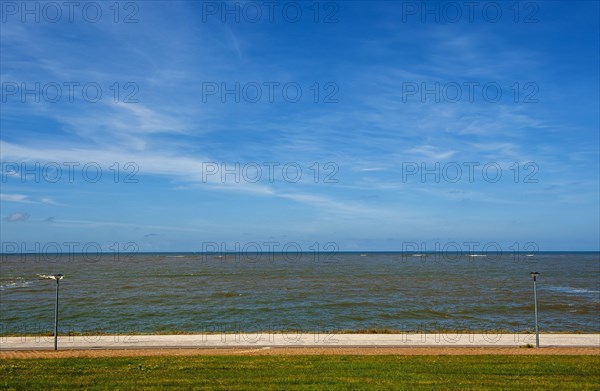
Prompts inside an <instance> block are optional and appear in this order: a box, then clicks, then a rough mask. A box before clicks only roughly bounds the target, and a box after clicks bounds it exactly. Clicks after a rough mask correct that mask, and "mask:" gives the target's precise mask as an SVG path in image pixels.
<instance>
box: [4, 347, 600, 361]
mask: <svg viewBox="0 0 600 391" xmlns="http://www.w3.org/2000/svg"><path fill="white" fill-rule="evenodd" d="M341 354H346V355H409V356H411V355H416V356H419V355H483V354H498V355H538V354H539V355H597V354H600V348H595V347H594V348H540V349H531V348H493V347H480V348H471V347H468V348H456V347H434V348H429V347H417V348H408V347H407V348H402V347H401V348H386V347H374V348H370V347H366V348H345V347H339V348H337V347H324V348H319V347H306V348H281V347H275V348H269V347H267V348H256V349H244V348H226V349H223V348H208V349H97V350H62V351H58V352H54V351H48V350H37V351H0V359H27V358H65V357H92V358H93V357H139V356H191V355H202V356H223V355H236V356H246V355H250V356H276V355H341Z"/></svg>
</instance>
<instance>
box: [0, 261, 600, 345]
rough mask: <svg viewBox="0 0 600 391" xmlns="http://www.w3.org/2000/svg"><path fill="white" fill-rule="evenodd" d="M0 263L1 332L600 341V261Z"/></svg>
mask: <svg viewBox="0 0 600 391" xmlns="http://www.w3.org/2000/svg"><path fill="white" fill-rule="evenodd" d="M419 255H421V256H415V254H404V253H365V254H358V253H335V254H333V253H321V254H316V253H310V254H302V255H300V254H277V253H266V254H220V255H215V254H191V253H181V254H165V253H153V254H131V255H127V254H119V255H118V256H117V255H114V254H105V255H102V256H93V255H89V256H83V255H77V254H75V255H74V254H68V255H63V256H58V255H48V254H46V255H36V254H28V255H3V256H1V257H0V324H1V330H0V332H1V333H22V332H26V333H36V332H50V331H51V330H52V327H53V326H52V325H53V321H54V300H55V288H56V283H55V282H54V281H52V280H43V279H40V278H39V275H40V274H54V273H62V274H64V275H65V278H64V280H62V281H61V283H60V331H61V332H81V333H94V332H109V333H142V332H174V331H187V332H224V331H227V332H238V331H240V332H241V331H243V332H253V331H256V332H258V331H261V332H264V331H270V330H272V331H279V330H288V331H289V330H296V331H302V332H325V331H332V330H365V329H395V330H400V331H406V332H410V331H419V330H420V331H428V332H435V330H440V329H444V330H465V331H469V330H472V331H479V330H490V331H491V330H506V331H508V332H524V331H528V330H532V329H533V320H534V313H533V282H532V279H531V277H530V276H529V272H530V271H538V272H539V273H540V277H539V280H538V284H537V288H538V290H537V292H538V305H539V324H540V330H541V331H542V332H556V331H561V332H565V331H567V332H568V331H570V332H576V331H577V332H600V256H599V254H598V253H536V254H534V255H533V256H527V255H526V254H504V255H494V254H491V255H490V254H488V256H478V257H473V256H468V255H465V254H443V253H428V254H419Z"/></svg>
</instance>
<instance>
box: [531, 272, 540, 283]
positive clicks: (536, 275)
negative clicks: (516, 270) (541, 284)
mask: <svg viewBox="0 0 600 391" xmlns="http://www.w3.org/2000/svg"><path fill="white" fill-rule="evenodd" d="M529 275H530V276H531V278H533V281H537V277H538V276H539V275H540V273H538V272H531V273H529Z"/></svg>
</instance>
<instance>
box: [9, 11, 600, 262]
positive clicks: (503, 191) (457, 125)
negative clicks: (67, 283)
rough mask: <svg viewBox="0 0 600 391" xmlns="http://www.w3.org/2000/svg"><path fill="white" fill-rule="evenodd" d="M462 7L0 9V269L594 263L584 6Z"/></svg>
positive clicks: (594, 79)
mask: <svg viewBox="0 0 600 391" xmlns="http://www.w3.org/2000/svg"><path fill="white" fill-rule="evenodd" d="M467 3H468V2H451V3H448V2H446V3H434V2H429V3H422V2H401V1H399V2H392V1H368V2H367V1H351V2H337V3H327V2H320V3H312V2H274V4H275V8H274V9H272V10H271V9H270V8H269V5H267V3H266V2H200V1H198V2H192V1H189V2H185V1H179V2H162V1H148V2H138V3H128V2H118V3H116V4H117V7H116V8H117V10H118V11H119V12H118V14H116V13H115V11H116V10H115V8H114V5H113V8H110V4H113V3H110V4H109V3H99V2H95V3H94V2H92V3H90V4H91V5H90V6H89V7H88V8H86V12H87V13H84V12H83V10H82V9H79V8H78V9H74V10H73V13H72V20H69V12H68V11H69V10H67V9H66V8H62V9H60V7H64V6H60V4H62V3H60V2H58V3H52V4H59V5H58V6H55V7H58V10H59V11H60V13H61V15H62V16H61V17H59V16H57V15H58V14H57V13H56V11H57V9H55V8H49V7H48V6H47V5H46V4H47V3H38V2H29V3H27V6H28V7H30V8H29V10H30V12H29V11H27V10H24V9H22V7H23V5H22V3H21V2H4V3H3V5H2V21H1V24H0V27H1V29H2V31H1V51H0V55H1V60H0V61H1V70H0V71H1V72H0V73H1V78H2V101H1V105H2V108H1V113H0V114H1V137H0V143H1V144H0V148H1V149H0V152H1V155H2V157H1V160H2V181H1V187H2V189H1V192H0V193H1V199H0V202H1V204H0V205H1V213H0V215H1V216H0V218H1V221H0V227H1V232H2V243H3V250H4V251H9V252H11V251H13V250H14V249H15V247H14V246H15V244H17V247H18V248H20V249H24V250H31V249H35V248H36V246H39V248H40V249H42V250H43V249H44V248H48V249H49V248H50V246H49V244H51V243H57V244H58V245H59V248H60V249H61V250H66V249H68V248H78V249H84V248H93V247H90V246H91V244H96V243H97V244H98V245H99V246H100V247H101V248H102V249H103V251H110V250H109V249H111V248H112V249H114V248H115V244H116V247H118V248H124V247H125V246H126V245H127V243H134V244H135V248H136V249H138V250H139V251H200V250H202V249H203V246H204V247H206V245H207V244H210V243H226V244H225V246H226V248H227V249H236V247H235V246H236V243H237V244H238V245H239V246H240V248H243V247H244V245H247V244H249V243H258V244H261V245H262V246H263V249H265V248H267V247H268V245H265V243H278V245H275V247H276V248H282V247H283V246H284V245H285V244H286V243H298V244H300V246H301V247H302V249H303V250H304V251H310V250H309V248H313V249H314V244H313V243H315V242H316V243H318V244H317V247H319V248H320V249H322V247H324V246H325V244H326V243H329V242H331V243H334V244H335V246H337V248H338V249H339V250H348V251H367V250H402V249H407V248H409V247H407V246H413V244H414V243H418V244H419V245H421V244H424V245H425V248H424V249H425V250H434V249H435V246H436V244H437V245H439V246H441V247H442V248H443V247H444V246H445V245H447V244H448V243H458V244H460V245H461V246H462V248H463V249H466V248H467V247H468V246H469V245H465V244H464V243H477V245H474V246H475V247H477V246H479V248H482V247H484V246H485V245H486V244H489V243H498V244H499V245H500V246H501V248H502V249H503V250H505V251H510V250H509V249H511V248H512V249H514V248H515V247H514V243H517V247H518V248H519V249H524V248H523V247H524V246H525V244H526V243H530V242H531V243H534V244H535V246H537V247H538V248H539V249H540V250H598V249H599V248H600V244H599V239H598V238H599V237H600V232H599V226H600V221H599V220H600V210H599V204H600V200H599V180H600V178H599V128H600V124H599V112H598V110H599V105H600V101H599V71H598V69H599V65H600V63H599V52H600V51H599V43H598V36H599V8H598V2H594V1H582V2H568V3H567V2H564V3H562V2H521V3H516V5H515V3H507V2H480V3H479V4H480V5H479V6H477V7H476V8H474V9H469V8H468V6H467V5H466V4H467ZM82 4H84V3H82ZM132 4H133V5H132ZM36 7H37V8H36ZM82 7H83V6H82ZM423 7H426V8H423ZM317 8H318V10H319V13H318V14H315V10H316V9H317ZM98 9H99V10H100V11H101V12H102V13H101V16H98V14H96V13H95V12H96V11H97V10H98ZM31 10H33V11H31ZM228 10H229V13H227V12H225V11H228ZM236 10H238V11H239V14H238V15H239V16H238V20H236V12H238V11H236ZM283 10H285V12H287V13H284V11H283ZM257 11H258V12H260V13H261V14H260V15H261V17H260V18H259V17H258V16H257V15H258V14H257V13H256V12H257ZM271 11H272V14H271V13H270V12H271ZM298 11H300V12H301V13H302V15H301V16H299V17H297V18H296V15H299V14H298V13H297V12H298ZM457 11H458V12H460V14H457V13H456V12H457ZM498 11H499V12H500V14H498ZM28 12H29V13H28ZM97 16H98V17H97ZM36 18H37V19H38V20H36ZM294 19H298V20H296V21H294ZM115 20H116V22H115ZM124 21H128V22H131V23H124ZM36 83H38V84H37V85H38V86H39V87H36ZM236 86H238V87H237V88H238V92H236ZM223 90H225V93H224V94H223ZM28 91H29V92H28ZM57 91H60V94H58V93H57ZM116 91H118V95H116V94H115V92H116ZM71 92H72V97H73V99H70V98H71ZM98 92H101V96H100V95H98ZM298 92H301V95H300V94H299V93H298ZM317 92H318V93H317ZM71 100H72V101H71ZM236 164H238V165H239V166H236ZM57 167H59V168H60V171H57V169H56V168H57ZM84 167H85V170H84ZM237 167H239V168H237ZM257 167H260V168H261V171H260V172H259V171H257ZM317 167H318V171H317ZM457 167H458V168H459V169H460V170H461V171H460V172H459V171H458V169H457ZM117 168H118V170H119V171H118V172H119V174H118V175H116V171H117ZM271 169H272V171H270V170H271ZM470 169H471V170H472V171H470ZM225 170H229V171H228V172H229V174H226V175H224V176H222V175H221V174H223V173H224V172H225ZM424 170H430V171H429V172H430V173H429V174H427V173H425V175H424ZM25 171H27V172H25ZM300 171H301V172H302V176H301V178H298V177H297V173H298V172H300ZM99 172H101V173H102V176H101V177H96V174H98V173H99ZM236 172H237V174H238V175H237V177H236V175H235V174H234V173H236ZM436 173H437V177H436ZM517 173H518V176H517ZM59 174H60V178H59V177H58V175H59ZM470 174H472V175H470ZM70 175H72V177H70ZM128 175H129V176H128ZM65 243H76V244H73V245H69V244H65ZM69 246H71V247H69ZM86 246H87V247H86ZM311 246H312V247H311ZM511 246H512V247H511ZM410 249H412V247H410Z"/></svg>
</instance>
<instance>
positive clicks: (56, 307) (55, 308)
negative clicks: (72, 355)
mask: <svg viewBox="0 0 600 391" xmlns="http://www.w3.org/2000/svg"><path fill="white" fill-rule="evenodd" d="M40 277H42V278H47V279H50V280H56V304H55V305H54V350H58V287H59V286H60V280H62V279H63V277H64V276H63V275H62V274H55V275H53V276H46V275H41V276H40Z"/></svg>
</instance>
